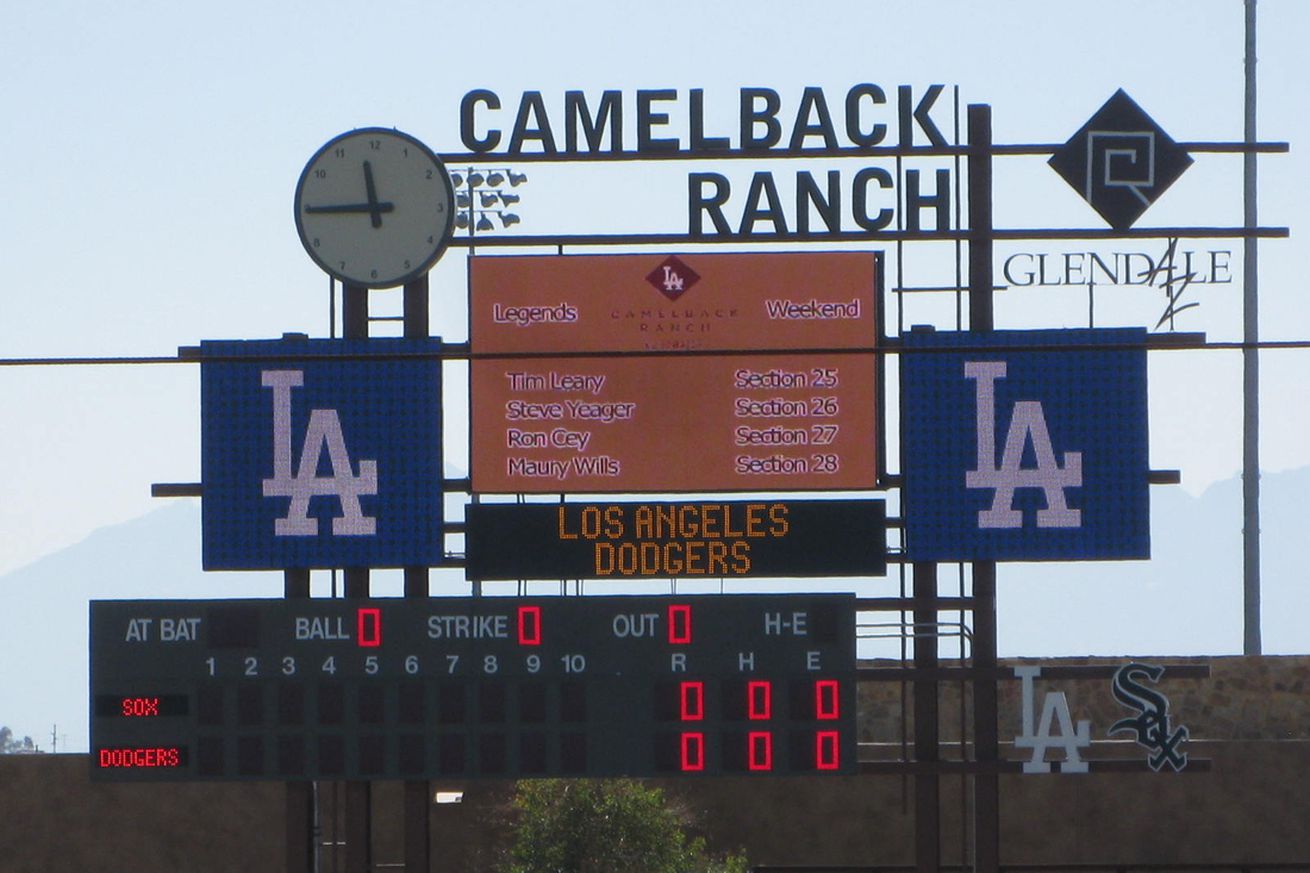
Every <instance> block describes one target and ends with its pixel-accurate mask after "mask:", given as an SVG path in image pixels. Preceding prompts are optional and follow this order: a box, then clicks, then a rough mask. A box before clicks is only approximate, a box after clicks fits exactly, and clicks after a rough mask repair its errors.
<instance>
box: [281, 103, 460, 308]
mask: <svg viewBox="0 0 1310 873" xmlns="http://www.w3.org/2000/svg"><path fill="white" fill-rule="evenodd" d="M454 205H455V195H454V191H453V190H452V188H451V185H450V176H449V175H447V173H446V168H445V166H444V165H442V163H441V160H440V159H439V158H438V157H437V156H436V155H434V154H433V153H432V151H431V150H430V149H429V148H428V147H427V146H425V145H423V143H421V142H419V141H418V140H416V139H414V138H413V137H412V136H409V135H408V134H404V133H400V132H399V131H395V130H388V129H386V128H361V129H359V130H353V131H350V132H349V133H344V134H342V135H341V136H338V137H336V138H334V139H332V140H330V141H328V143H327V144H326V145H324V146H323V147H322V148H321V149H319V150H318V152H317V153H316V154H315V155H314V157H312V158H310V160H309V163H308V164H306V165H305V170H304V172H302V173H301V174H300V182H299V183H298V184H297V185H296V230H297V231H299V233H300V241H301V242H302V243H303V244H304V246H305V251H307V252H309V256H310V257H311V258H313V259H314V262H315V263H317V264H318V265H319V266H320V267H322V268H323V269H324V270H326V271H327V272H328V273H330V274H331V275H333V276H335V277H337V278H338V279H340V280H341V281H342V282H346V283H349V284H353V285H363V286H365V287H368V288H390V287H393V286H396V285H403V284H404V283H405V282H408V281H409V280H410V279H414V278H417V277H418V276H420V275H422V274H423V273H425V272H427V270H428V269H429V268H431V266H432V265H433V264H434V263H436V260H437V258H438V257H440V256H441V253H442V251H443V250H444V249H445V247H446V243H447V242H448V241H449V240H450V235H451V228H452V227H453V220H454Z"/></svg>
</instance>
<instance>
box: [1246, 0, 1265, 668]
mask: <svg viewBox="0 0 1310 873" xmlns="http://www.w3.org/2000/svg"><path fill="white" fill-rule="evenodd" d="M1245 104H1246V123H1245V130H1244V139H1245V141H1246V144H1247V145H1248V146H1250V145H1252V144H1253V143H1255V142H1256V132H1255V0H1246V100H1245ZM1255 158H1256V155H1255V152H1251V151H1248V152H1246V153H1245V154H1244V155H1243V156H1242V201H1243V203H1242V205H1243V211H1244V213H1245V215H1244V218H1243V221H1244V223H1245V226H1246V228H1247V229H1248V230H1250V229H1252V228H1254V227H1256V226H1257V225H1258V224H1259V221H1258V220H1257V210H1256V197H1257V192H1256V173H1255V171H1256V162H1255ZM1257 245H1258V241H1257V240H1256V238H1255V237H1253V236H1248V237H1246V238H1245V239H1244V240H1242V606H1243V631H1242V653H1243V654H1245V655H1258V654H1260V653H1261V651H1262V644H1261V639H1260V353H1259V350H1258V345H1257V344H1258V343H1259V342H1260V317H1259V316H1260V311H1259V306H1258V296H1257V293H1256V291H1257V283H1258V282H1259V270H1258V269H1257V268H1258V266H1259V261H1258V260H1257Z"/></svg>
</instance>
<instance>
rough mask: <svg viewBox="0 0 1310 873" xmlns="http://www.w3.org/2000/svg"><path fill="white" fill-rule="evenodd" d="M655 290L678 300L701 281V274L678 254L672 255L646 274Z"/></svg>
mask: <svg viewBox="0 0 1310 873" xmlns="http://www.w3.org/2000/svg"><path fill="white" fill-rule="evenodd" d="M646 281H647V282H649V283H650V284H651V285H653V286H654V287H655V290H656V291H658V292H660V293H661V294H663V295H664V296H665V297H667V298H669V299H670V300H677V299H678V298H679V297H681V296H682V295H683V294H685V293H686V292H688V291H690V290H691V286H692V285H695V284H696V283H697V282H699V281H700V274H699V273H697V272H696V271H695V270H693V269H692V268H691V267H688V266H687V265H686V264H684V263H683V262H682V261H681V260H679V259H678V257H677V255H670V256H669V257H667V258H665V259H664V262H663V263H661V264H660V265H659V266H658V267H656V268H655V269H654V270H651V271H650V273H649V275H647V276H646Z"/></svg>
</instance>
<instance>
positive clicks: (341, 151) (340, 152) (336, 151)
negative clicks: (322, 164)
mask: <svg viewBox="0 0 1310 873" xmlns="http://www.w3.org/2000/svg"><path fill="white" fill-rule="evenodd" d="M332 155H333V157H338V158H344V157H345V156H346V150H345V149H343V148H341V147H340V146H337V148H336V149H334V150H333V152H332Z"/></svg>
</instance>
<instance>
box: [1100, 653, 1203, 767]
mask: <svg viewBox="0 0 1310 873" xmlns="http://www.w3.org/2000/svg"><path fill="white" fill-rule="evenodd" d="M1162 675H1164V667H1156V666H1153V665H1150V664H1136V663H1133V664H1125V665H1124V666H1122V667H1120V668H1119V669H1118V670H1116V671H1115V674H1114V680H1113V682H1112V684H1111V686H1110V688H1111V691H1112V692H1113V694H1114V699H1115V700H1117V701H1119V702H1120V703H1122V704H1123V705H1124V706H1127V707H1129V708H1130V709H1135V710H1137V713H1138V714H1137V715H1136V716H1134V717H1131V718H1121V719H1119V720H1118V721H1117V722H1115V723H1114V724H1113V725H1111V726H1110V730H1109V733H1111V734H1115V733H1121V732H1123V733H1132V734H1134V735H1135V739H1136V740H1137V744H1138V745H1139V746H1143V747H1144V748H1146V749H1147V750H1149V751H1150V752H1151V753H1152V754H1151V756H1150V757H1149V758H1147V759H1146V763H1147V764H1149V765H1150V767H1151V769H1152V770H1154V771H1156V772H1157V773H1158V772H1159V771H1160V769H1161V768H1163V767H1164V765H1165V764H1168V765H1169V766H1170V767H1172V768H1173V769H1174V772H1178V771H1180V770H1182V769H1183V768H1184V767H1186V766H1187V753H1186V752H1180V751H1179V750H1178V747H1179V745H1181V744H1182V743H1183V741H1184V740H1186V739H1187V737H1188V731H1187V728H1186V727H1184V726H1182V725H1179V726H1178V729H1177V730H1174V731H1170V730H1169V699H1168V698H1167V697H1165V696H1164V695H1163V694H1161V693H1159V692H1158V691H1152V690H1151V689H1150V688H1147V687H1146V686H1144V685H1142V684H1141V683H1140V682H1138V681H1137V680H1138V679H1141V678H1146V679H1149V680H1150V681H1151V682H1159V681H1160V677H1161V676H1162Z"/></svg>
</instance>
